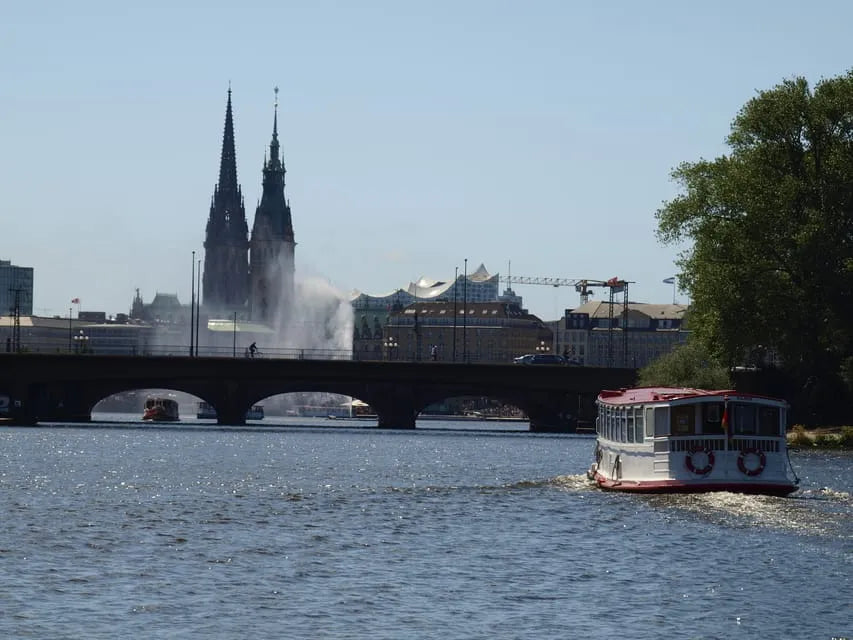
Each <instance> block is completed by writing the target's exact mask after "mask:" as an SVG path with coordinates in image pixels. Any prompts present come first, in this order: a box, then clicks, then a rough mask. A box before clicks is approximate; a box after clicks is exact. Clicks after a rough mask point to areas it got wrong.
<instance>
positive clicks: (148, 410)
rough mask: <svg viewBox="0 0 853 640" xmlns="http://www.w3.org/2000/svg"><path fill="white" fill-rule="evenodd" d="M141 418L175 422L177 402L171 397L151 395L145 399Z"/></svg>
mask: <svg viewBox="0 0 853 640" xmlns="http://www.w3.org/2000/svg"><path fill="white" fill-rule="evenodd" d="M142 419H143V420H151V421H152V422H175V421H176V420H178V419H179V418H178V403H177V402H176V401H175V400H173V399H172V398H163V397H160V396H151V397H149V398H147V399H146V400H145V410H144V411H143V413H142Z"/></svg>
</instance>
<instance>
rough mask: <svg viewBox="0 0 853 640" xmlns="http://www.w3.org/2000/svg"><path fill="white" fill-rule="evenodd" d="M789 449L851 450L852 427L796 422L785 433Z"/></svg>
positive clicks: (852, 446)
mask: <svg viewBox="0 0 853 640" xmlns="http://www.w3.org/2000/svg"><path fill="white" fill-rule="evenodd" d="M787 440H788V448H790V449H837V450H848V451H849V450H853V427H815V428H813V429H806V428H805V427H804V426H803V425H800V424H797V425H794V426H793V427H791V429H790V430H789V431H788V433H787Z"/></svg>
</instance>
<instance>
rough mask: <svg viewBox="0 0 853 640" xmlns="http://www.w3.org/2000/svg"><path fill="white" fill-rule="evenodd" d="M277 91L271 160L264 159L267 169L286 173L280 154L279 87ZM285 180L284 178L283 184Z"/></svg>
mask: <svg viewBox="0 0 853 640" xmlns="http://www.w3.org/2000/svg"><path fill="white" fill-rule="evenodd" d="M274 91H275V103H274V106H273V119H272V141H271V142H270V160H269V163H267V162H266V159H264V160H265V161H264V165H265V168H268V169H271V170H278V169H281V170H282V171H284V164H283V163H282V161H281V154H280V152H279V144H278V87H276V88H275V89H274ZM283 181H284V178H282V182H283Z"/></svg>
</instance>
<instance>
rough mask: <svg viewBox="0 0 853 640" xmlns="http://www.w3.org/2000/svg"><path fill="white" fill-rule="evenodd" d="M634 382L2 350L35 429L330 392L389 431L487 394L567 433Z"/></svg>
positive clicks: (5, 379) (221, 415)
mask: <svg viewBox="0 0 853 640" xmlns="http://www.w3.org/2000/svg"><path fill="white" fill-rule="evenodd" d="M635 378H636V370H634V369H615V368H602V367H565V366H525V365H516V364H462V363H442V362H361V361H351V360H295V359H253V360H250V359H246V358H206V357H201V358H192V357H174V356H162V357H150V356H100V355H86V354H84V355H67V354H56V355H48V354H26V353H24V354H0V395H7V396H9V399H10V401H9V415H8V420H9V421H10V422H13V423H15V424H29V425H34V424H37V423H38V422H61V421H65V422H86V421H89V420H90V419H91V413H92V408H93V407H94V406H95V405H96V404H97V403H98V402H99V401H101V400H103V399H105V398H107V397H109V396H111V395H113V394H115V393H120V392H124V391H131V390H140V389H171V390H175V391H184V392H186V393H190V394H192V395H195V396H198V397H199V398H201V399H202V400H205V401H206V402H209V403H210V404H211V405H213V407H215V408H216V412H217V421H218V422H219V424H223V425H242V424H245V414H246V411H247V410H248V409H249V408H250V407H251V406H252V405H253V404H256V403H258V402H259V401H261V400H263V399H264V398H268V397H270V396H273V395H277V394H282V393H292V392H327V393H337V394H341V395H345V396H352V397H354V398H357V399H359V400H361V401H363V402H366V403H367V404H369V405H370V406H371V407H373V409H374V410H375V411H376V414H377V419H378V425H379V427H382V428H394V429H413V428H414V427H415V419H416V417H417V416H418V414H419V413H420V412H421V411H423V410H424V408H426V407H427V406H428V405H430V404H433V403H436V402H440V401H442V400H445V399H448V398H452V397H459V396H485V397H489V398H493V399H496V400H500V401H502V402H505V403H507V404H512V405H515V406H516V407H518V408H520V409H521V410H523V411H524V412H525V413H526V414H527V415H528V417H529V418H530V430H531V431H554V430H561V431H565V430H573V429H574V425H575V424H576V421H577V419H578V417H581V418H587V419H590V418H591V417H592V416H594V399H595V396H596V395H597V394H598V392H599V391H600V390H601V389H610V388H619V387H625V386H632V385H633V384H634V383H635ZM2 417H3V416H0V418H2Z"/></svg>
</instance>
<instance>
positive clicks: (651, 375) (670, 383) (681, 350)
mask: <svg viewBox="0 0 853 640" xmlns="http://www.w3.org/2000/svg"><path fill="white" fill-rule="evenodd" d="M638 378H639V383H640V385H641V386H644V387H651V386H666V387H692V388H694V389H730V388H732V383H731V380H730V379H729V370H728V368H727V367H724V366H722V365H721V364H720V363H719V362H718V361H716V360H715V359H714V357H713V356H712V355H711V354H710V353H709V352H708V351H707V350H706V349H705V347H704V346H703V345H702V343H701V342H700V341H699V340H690V341H689V342H687V343H686V344H683V345H679V346H678V347H676V348H675V349H673V350H672V351H670V352H669V353H668V354H666V355H664V356H661V357H660V358H658V359H657V360H655V361H654V362H652V363H651V364H649V365H648V366H647V367H644V368H643V369H640V372H639V375H638Z"/></svg>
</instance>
